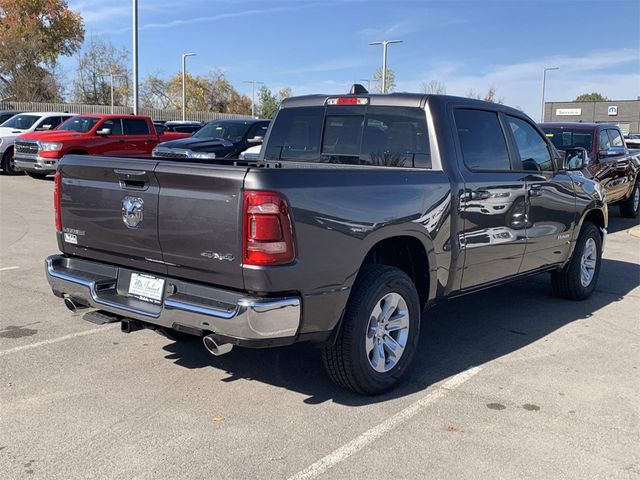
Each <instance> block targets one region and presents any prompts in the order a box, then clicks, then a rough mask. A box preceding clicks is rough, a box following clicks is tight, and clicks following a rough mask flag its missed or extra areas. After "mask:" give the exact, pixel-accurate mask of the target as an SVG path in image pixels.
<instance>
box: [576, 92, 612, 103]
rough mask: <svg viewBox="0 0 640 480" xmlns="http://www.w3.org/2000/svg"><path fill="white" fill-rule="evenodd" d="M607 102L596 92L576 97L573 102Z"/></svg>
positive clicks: (605, 98)
mask: <svg viewBox="0 0 640 480" xmlns="http://www.w3.org/2000/svg"><path fill="white" fill-rule="evenodd" d="M607 100H609V99H608V98H607V97H605V96H604V95H602V94H601V93H598V92H592V93H583V94H582V95H578V96H577V97H576V99H575V100H574V102H606V101H607Z"/></svg>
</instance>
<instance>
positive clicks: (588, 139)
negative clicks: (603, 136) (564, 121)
mask: <svg viewBox="0 0 640 480" xmlns="http://www.w3.org/2000/svg"><path fill="white" fill-rule="evenodd" d="M543 130H544V133H545V134H546V135H547V138H549V140H551V143H553V145H554V146H555V147H556V148H557V149H558V150H566V149H568V148H576V147H582V148H584V149H585V150H586V151H587V152H589V154H590V155H591V151H592V149H593V135H592V133H591V132H590V131H589V130H583V129H577V128H576V129H570V128H549V127H544V128H543Z"/></svg>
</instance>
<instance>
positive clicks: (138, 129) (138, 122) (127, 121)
mask: <svg viewBox="0 0 640 480" xmlns="http://www.w3.org/2000/svg"><path fill="white" fill-rule="evenodd" d="M122 125H123V129H124V134H125V135H148V134H149V125H147V122H146V120H142V119H141V118H123V119H122Z"/></svg>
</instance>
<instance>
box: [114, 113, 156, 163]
mask: <svg viewBox="0 0 640 480" xmlns="http://www.w3.org/2000/svg"><path fill="white" fill-rule="evenodd" d="M122 129H123V132H124V139H125V142H126V145H127V154H128V155H131V156H132V157H136V156H145V155H151V151H152V150H153V147H155V146H156V143H157V137H156V135H155V131H154V133H153V135H152V133H151V129H150V128H149V123H148V122H147V121H146V120H145V119H144V118H123V119H122Z"/></svg>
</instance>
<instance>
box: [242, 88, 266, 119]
mask: <svg viewBox="0 0 640 480" xmlns="http://www.w3.org/2000/svg"><path fill="white" fill-rule="evenodd" d="M242 83H250V84H251V116H252V117H253V118H255V116H256V85H264V82H259V81H258V80H245V81H244V82H242Z"/></svg>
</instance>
